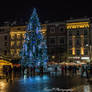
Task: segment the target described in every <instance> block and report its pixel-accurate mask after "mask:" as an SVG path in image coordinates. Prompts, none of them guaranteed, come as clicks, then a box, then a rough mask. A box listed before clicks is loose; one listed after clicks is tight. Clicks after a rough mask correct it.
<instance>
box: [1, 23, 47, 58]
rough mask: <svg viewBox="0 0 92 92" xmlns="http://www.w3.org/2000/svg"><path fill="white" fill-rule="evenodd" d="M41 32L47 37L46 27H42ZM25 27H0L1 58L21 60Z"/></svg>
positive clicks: (43, 25)
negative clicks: (20, 54)
mask: <svg viewBox="0 0 92 92" xmlns="http://www.w3.org/2000/svg"><path fill="white" fill-rule="evenodd" d="M41 27H42V29H41V32H42V33H43V35H44V36H45V35H46V34H45V33H46V25H45V24H42V25H41ZM25 32H26V26H25V25H17V24H14V25H12V24H11V25H10V24H8V23H7V25H5V24H4V25H2V26H0V56H1V57H3V58H6V59H11V60H16V59H19V58H20V56H19V52H20V49H21V47H22V44H23V42H24V34H25Z"/></svg>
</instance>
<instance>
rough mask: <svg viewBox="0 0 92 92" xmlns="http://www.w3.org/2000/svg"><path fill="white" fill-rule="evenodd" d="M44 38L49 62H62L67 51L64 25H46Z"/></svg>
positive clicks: (61, 23)
mask: <svg viewBox="0 0 92 92" xmlns="http://www.w3.org/2000/svg"><path fill="white" fill-rule="evenodd" d="M46 37H47V47H48V55H49V61H56V62H61V61H64V60H65V57H64V56H65V54H66V49H67V44H66V42H67V41H66V40H67V39H66V37H67V35H66V26H65V23H63V22H60V23H48V24H47V32H46Z"/></svg>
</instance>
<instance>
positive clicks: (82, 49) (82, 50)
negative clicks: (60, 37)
mask: <svg viewBox="0 0 92 92" xmlns="http://www.w3.org/2000/svg"><path fill="white" fill-rule="evenodd" d="M81 55H84V48H82V47H81Z"/></svg>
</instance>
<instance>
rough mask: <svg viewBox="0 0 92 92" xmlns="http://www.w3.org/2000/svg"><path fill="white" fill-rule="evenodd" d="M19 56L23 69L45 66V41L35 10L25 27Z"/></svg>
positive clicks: (46, 57) (46, 59)
mask: <svg viewBox="0 0 92 92" xmlns="http://www.w3.org/2000/svg"><path fill="white" fill-rule="evenodd" d="M20 56H21V65H22V66H24V67H26V66H41V65H42V66H45V65H46V63H47V61H48V56H47V46H46V40H45V39H44V37H43V35H42V33H41V26H40V22H39V18H38V15H37V12H36V9H35V8H34V9H33V13H32V16H31V17H30V19H29V23H28V25H27V31H26V33H25V39H24V44H23V47H22V49H21V51H20Z"/></svg>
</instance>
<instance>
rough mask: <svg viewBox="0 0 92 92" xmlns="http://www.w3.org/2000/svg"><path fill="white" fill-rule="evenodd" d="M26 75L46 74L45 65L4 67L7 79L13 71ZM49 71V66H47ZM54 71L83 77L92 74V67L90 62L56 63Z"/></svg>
mask: <svg viewBox="0 0 92 92" xmlns="http://www.w3.org/2000/svg"><path fill="white" fill-rule="evenodd" d="M21 72H22V74H23V75H24V74H26V75H35V74H44V67H43V66H39V67H36V66H34V67H33V66H32V67H18V68H17V67H13V68H11V67H10V66H8V67H7V66H4V67H3V73H4V75H5V76H6V79H8V78H11V75H12V73H14V74H18V73H20V74H21ZM47 72H48V67H47ZM54 72H56V73H57V72H61V75H67V74H69V75H79V76H80V77H81V78H84V77H85V78H87V79H89V77H90V76H91V75H92V68H91V65H90V66H89V65H88V64H85V65H79V66H78V65H61V66H60V65H57V66H55V65H54Z"/></svg>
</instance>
